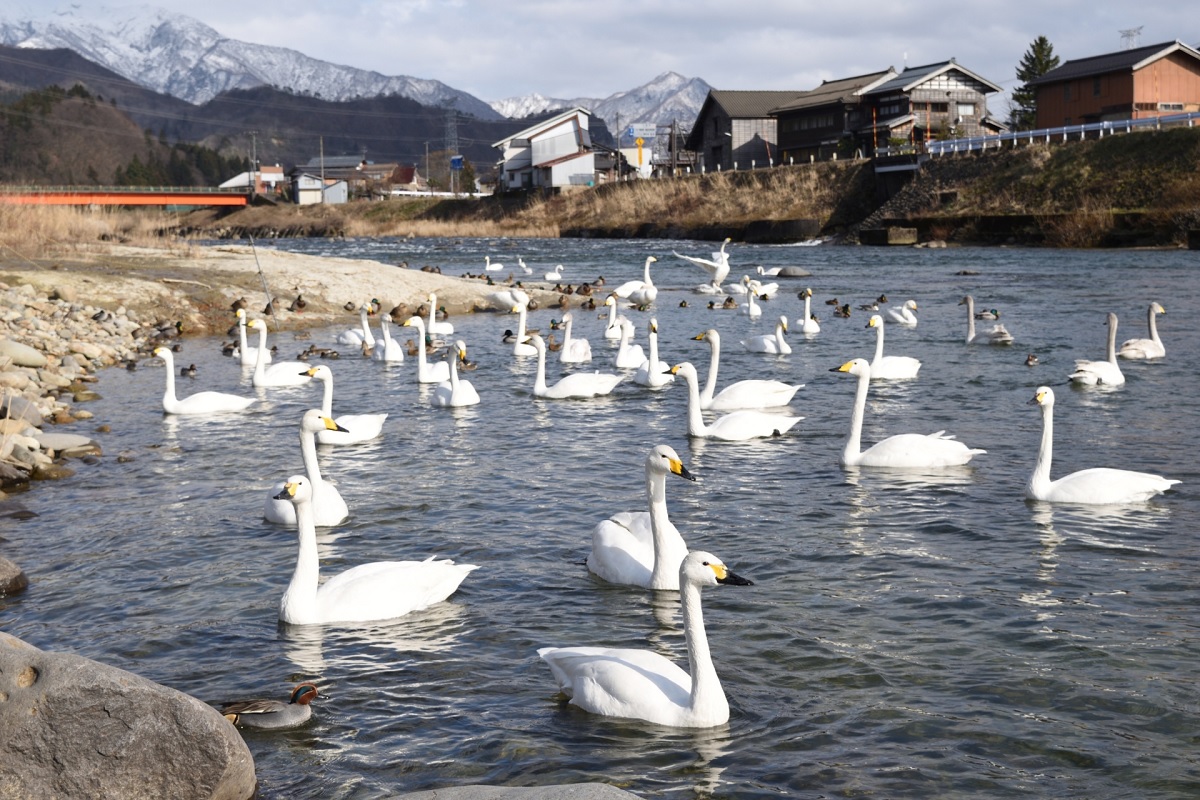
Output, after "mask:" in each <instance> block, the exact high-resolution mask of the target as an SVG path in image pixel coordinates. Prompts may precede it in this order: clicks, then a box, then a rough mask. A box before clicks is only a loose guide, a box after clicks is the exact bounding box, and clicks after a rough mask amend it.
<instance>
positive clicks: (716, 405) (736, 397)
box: [692, 328, 804, 411]
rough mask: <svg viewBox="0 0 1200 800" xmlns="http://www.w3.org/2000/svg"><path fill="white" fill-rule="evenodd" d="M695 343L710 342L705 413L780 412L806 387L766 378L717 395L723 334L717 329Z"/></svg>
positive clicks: (702, 396)
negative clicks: (754, 409) (780, 408)
mask: <svg viewBox="0 0 1200 800" xmlns="http://www.w3.org/2000/svg"><path fill="white" fill-rule="evenodd" d="M692 340H693V341H697V342H700V341H703V342H708V348H709V353H710V355H709V361H708V380H706V381H705V382H704V390H703V391H702V392H700V409H701V410H702V411H736V410H739V409H745V408H751V409H753V408H778V407H779V406H786V405H787V404H788V403H790V402H792V397H793V396H794V395H795V394H796V392H798V391H799V390H800V388H801V387H802V386H804V384H802V383H798V384H795V385H792V384H790V383H784V382H783V381H777V380H772V379H765V378H749V379H747V380H744V381H738V382H737V383H731V384H729V385H728V386H726V387H725V388H724V389H722V390H721V392H720V394H716V395H714V394H713V393H714V392H716V389H717V370H718V367H719V366H720V363H721V334H720V333H718V332H717V331H716V329H715V328H709V329H708V330H706V331H705V332H704V333H700V334H697V335H695V336H693V337H692Z"/></svg>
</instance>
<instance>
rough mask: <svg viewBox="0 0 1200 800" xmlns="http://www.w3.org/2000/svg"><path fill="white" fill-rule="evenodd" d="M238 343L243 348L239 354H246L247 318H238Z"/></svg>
mask: <svg viewBox="0 0 1200 800" xmlns="http://www.w3.org/2000/svg"><path fill="white" fill-rule="evenodd" d="M238 345H239V346H240V347H241V348H242V349H241V350H239V351H238V355H239V356H244V355H246V318H245V317H239V318H238Z"/></svg>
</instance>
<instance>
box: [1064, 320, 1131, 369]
mask: <svg viewBox="0 0 1200 800" xmlns="http://www.w3.org/2000/svg"><path fill="white" fill-rule="evenodd" d="M1107 324H1108V349H1107V351H1106V352H1107V356H1108V357H1107V360H1105V361H1088V360H1087V359H1077V360H1076V361H1075V371H1074V372H1072V373H1071V375H1070V376H1069V377H1070V381H1071V383H1074V384H1077V385H1081V386H1121V385H1122V384H1124V383H1125V374H1124V373H1123V372H1121V366H1120V365H1119V364H1118V363H1117V315H1116V314H1114V313H1113V312H1111V311H1110V312H1108V323H1107Z"/></svg>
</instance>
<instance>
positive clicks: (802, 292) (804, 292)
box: [796, 287, 813, 300]
mask: <svg viewBox="0 0 1200 800" xmlns="http://www.w3.org/2000/svg"><path fill="white" fill-rule="evenodd" d="M796 296H797V297H799V298H800V299H801V300H803V299H804V298H806V297H812V296H813V291H812V289H809V288H807V287H805V288H804V289H801V290H800V293H799V294H797V295H796Z"/></svg>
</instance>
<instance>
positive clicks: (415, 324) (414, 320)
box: [400, 317, 425, 330]
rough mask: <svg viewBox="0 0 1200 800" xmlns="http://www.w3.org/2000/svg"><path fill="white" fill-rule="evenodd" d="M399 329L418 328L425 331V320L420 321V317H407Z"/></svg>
mask: <svg viewBox="0 0 1200 800" xmlns="http://www.w3.org/2000/svg"><path fill="white" fill-rule="evenodd" d="M400 327H402V328H418V329H420V330H424V329H425V320H423V319H421V318H420V317H409V318H408V319H406V320H404V324H403V325H401V326H400Z"/></svg>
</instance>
